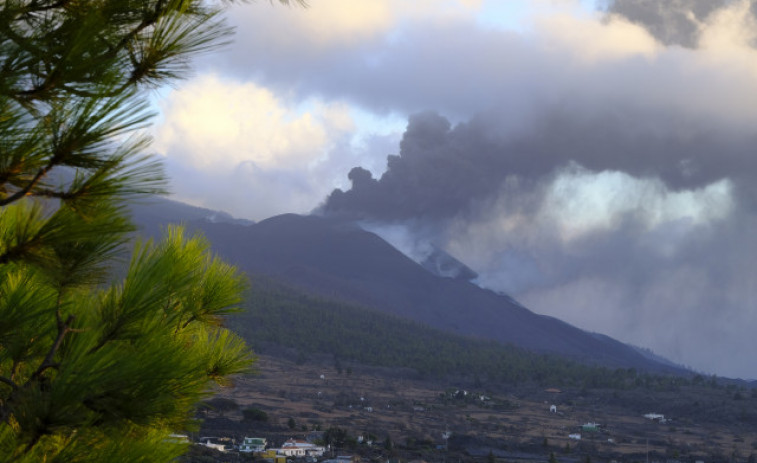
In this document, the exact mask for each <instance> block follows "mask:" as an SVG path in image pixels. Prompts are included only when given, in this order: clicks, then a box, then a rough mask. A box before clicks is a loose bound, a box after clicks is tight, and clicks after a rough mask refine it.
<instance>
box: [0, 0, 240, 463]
mask: <svg viewBox="0 0 757 463" xmlns="http://www.w3.org/2000/svg"><path fill="white" fill-rule="evenodd" d="M214 5H215V6H214ZM218 5H219V4H212V3H211V2H204V1H201V0H144V1H140V2H132V1H128V0H102V1H94V0H7V1H4V2H2V3H1V4H0V69H1V71H0V458H2V459H3V461H16V462H38V461H48V462H49V461H60V462H78V461H94V462H100V461H111V462H118V461H171V460H172V459H173V458H175V457H176V456H177V455H179V454H181V453H182V452H183V451H184V450H185V445H184V444H180V443H172V442H171V441H170V440H167V439H166V438H167V436H168V434H170V433H171V432H174V431H179V430H186V429H188V428H191V427H192V425H193V424H192V422H191V416H192V414H193V413H192V412H193V409H194V407H195V404H196V403H197V402H198V401H199V400H200V399H202V398H203V397H205V396H206V394H207V393H208V391H209V386H210V385H211V384H213V383H217V384H220V385H224V384H226V383H227V381H228V378H229V376H230V375H233V374H236V373H239V372H242V371H246V370H247V369H248V367H249V365H250V363H251V361H252V358H251V356H250V354H249V352H248V351H247V348H246V346H245V344H244V342H243V341H242V340H241V339H240V338H239V337H237V336H236V335H234V334H232V333H231V332H230V331H228V330H226V329H225V328H223V327H222V322H223V319H224V316H225V315H227V314H229V313H232V312H234V311H236V310H237V309H236V307H237V306H238V305H239V303H240V301H241V294H242V292H243V290H244V288H245V287H246V281H245V279H244V278H243V277H242V276H240V275H239V274H238V273H237V271H236V270H235V269H234V268H233V267H230V266H228V265H226V264H225V263H223V262H221V261H219V260H217V259H215V258H214V257H213V256H212V255H211V254H210V252H209V249H208V243H207V242H206V241H205V240H203V239H202V238H199V237H188V236H185V235H184V232H183V230H182V229H181V228H170V229H168V230H167V232H166V237H165V240H164V241H162V242H159V243H153V242H147V243H140V244H138V245H137V247H136V250H135V251H134V254H133V257H132V258H131V261H130V263H129V264H128V268H126V269H125V275H124V276H123V278H122V279H121V280H120V281H113V280H114V277H113V276H112V275H113V272H112V269H111V265H113V262H114V259H115V258H116V257H120V256H122V255H123V253H124V251H125V245H126V244H127V243H128V242H130V241H131V239H132V238H131V235H130V233H131V232H132V231H133V226H132V224H131V223H130V221H129V220H128V217H127V216H126V205H127V202H128V201H131V200H133V199H135V198H139V197H142V196H145V195H151V194H157V193H162V192H164V190H165V184H166V182H165V179H164V176H163V171H162V167H161V165H160V163H159V162H158V161H157V160H155V159H154V158H153V157H150V156H147V155H145V154H143V153H144V151H145V149H146V148H147V146H148V144H149V141H150V140H149V137H148V136H147V135H145V134H144V132H143V131H142V129H144V128H145V127H146V126H147V125H148V124H149V121H150V117H151V115H150V114H149V111H148V103H147V97H148V93H147V90H149V89H151V88H154V87H156V86H159V85H164V84H166V83H170V82H171V81H172V80H174V79H176V78H177V77H180V76H182V75H183V74H185V72H186V71H187V69H188V67H187V64H188V59H189V58H190V57H191V56H193V55H194V54H196V53H198V52H202V51H207V50H209V49H212V48H213V47H215V46H216V45H218V44H220V43H221V42H223V40H224V39H225V37H227V36H228V33H229V29H228V28H227V27H225V26H224V25H223V24H222V22H221V21H220V13H221V10H220V8H221V7H220V6H218Z"/></svg>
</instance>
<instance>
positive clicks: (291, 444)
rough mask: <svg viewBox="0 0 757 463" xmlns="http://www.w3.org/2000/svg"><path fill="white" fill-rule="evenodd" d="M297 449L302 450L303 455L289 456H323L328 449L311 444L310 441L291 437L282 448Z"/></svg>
mask: <svg viewBox="0 0 757 463" xmlns="http://www.w3.org/2000/svg"><path fill="white" fill-rule="evenodd" d="M290 449H296V450H298V451H302V454H301V455H288V454H287V456H303V457H304V456H309V457H322V456H323V454H324V452H325V451H326V449H325V448H324V447H321V446H320V445H315V444H311V443H310V442H307V441H304V440H297V439H289V440H287V441H286V442H284V443H283V444H282V445H281V450H282V451H284V450H287V451H289V450H290Z"/></svg>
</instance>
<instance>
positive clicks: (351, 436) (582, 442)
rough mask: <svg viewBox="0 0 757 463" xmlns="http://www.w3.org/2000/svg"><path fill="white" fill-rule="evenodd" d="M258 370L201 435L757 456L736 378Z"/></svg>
mask: <svg viewBox="0 0 757 463" xmlns="http://www.w3.org/2000/svg"><path fill="white" fill-rule="evenodd" d="M259 370H260V371H259V374H257V375H255V376H250V377H243V378H240V379H239V380H237V382H236V385H235V387H234V388H233V389H229V390H224V391H222V395H221V396H220V398H217V399H216V400H219V401H220V400H224V401H226V402H227V404H226V406H225V409H224V410H220V409H216V410H210V411H208V412H207V413H206V414H204V415H203V420H204V422H203V425H202V430H201V432H200V434H198V435H196V436H194V437H193V439H192V441H193V442H196V443H198V444H199V445H196V446H195V447H199V446H212V447H214V448H216V449H218V450H219V451H220V450H223V451H225V452H228V453H229V455H236V456H235V457H234V458H239V460H238V461H245V458H250V459H253V458H255V459H266V460H268V461H271V462H274V463H282V462H283V461H286V459H290V460H291V459H299V460H301V461H310V462H314V461H319V462H323V461H337V460H338V461H340V462H346V461H348V460H357V459H360V460H361V461H377V462H378V461H382V462H383V461H387V460H393V461H395V460H401V461H413V460H418V461H427V462H436V461H438V462H442V461H482V462H483V461H491V459H492V458H493V459H494V460H495V461H501V462H505V461H523V462H527V461H546V460H547V459H549V457H550V456H551V455H553V456H554V458H555V460H556V461H564V462H584V461H586V458H587V457H589V458H590V459H591V460H592V461H595V462H596V461H608V462H610V461H613V460H614V461H617V462H623V461H628V462H633V461H647V460H646V459H647V458H649V461H658V462H668V461H671V462H672V461H682V462H690V463H695V462H703V463H710V462H713V463H714V462H720V461H734V462H738V461H743V462H744V463H747V462H753V461H754V456H753V455H754V452H755V451H757V426H754V424H753V423H754V420H755V417H757V413H756V412H757V406H756V405H757V403H756V402H757V400H756V399H755V398H754V397H753V395H750V394H749V393H748V392H738V391H737V392H733V390H732V389H731V388H722V389H711V390H709V389H708V390H704V392H702V391H697V392H689V391H681V390H679V391H670V392H665V391H662V392H658V393H655V394H653V395H650V394H648V393H645V392H644V391H611V390H595V391H588V390H581V389H578V390H575V389H561V388H554V387H550V388H535V387H528V386H524V387H520V388H500V389H498V390H497V389H496V388H493V387H491V386H486V385H475V384H465V385H462V384H461V385H462V386H464V387H448V386H444V385H443V384H439V383H437V382H434V381H425V380H422V379H418V378H414V377H412V375H406V374H404V373H401V372H399V373H398V372H396V371H388V370H377V369H367V368H362V367H358V366H354V367H353V368H352V370H351V373H350V374H349V375H348V374H346V373H344V374H341V375H339V374H334V373H332V372H330V371H328V370H325V365H324V364H315V363H314V362H311V363H307V364H301V365H298V364H297V363H296V362H289V361H286V360H282V359H280V358H272V357H262V358H261V359H260V363H259ZM324 371H325V373H324ZM692 394H697V395H692ZM734 397H735V399H734ZM220 403H221V402H219V404H220ZM334 432H338V433H340V434H339V436H338V437H337V439H334V438H333V436H334ZM204 436H217V437H216V438H215V439H214V438H207V437H204ZM219 458H220V459H218V460H216V461H237V460H234V459H233V458H231V457H228V458H229V459H227V460H223V459H222V458H221V457H219Z"/></svg>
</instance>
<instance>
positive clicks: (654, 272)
mask: <svg viewBox="0 0 757 463" xmlns="http://www.w3.org/2000/svg"><path fill="white" fill-rule="evenodd" d="M570 116H572V117H569V113H568V112H566V111H552V112H548V111H545V112H544V113H542V114H541V115H540V116H539V117H534V118H533V119H532V120H531V121H530V122H529V123H528V124H521V125H520V127H519V128H518V129H517V130H510V129H505V130H501V131H500V130H498V127H500V126H502V127H504V126H506V124H505V123H502V124H500V123H499V121H498V115H497V114H496V113H493V112H492V113H488V114H485V115H483V114H482V115H479V116H476V117H474V118H472V119H471V120H470V121H467V122H464V123H460V124H458V125H455V126H453V125H452V124H451V123H450V122H449V121H448V120H447V119H445V118H444V117H442V116H440V115H439V114H437V113H433V112H424V113H420V114H416V115H414V116H412V117H411V118H410V119H409V122H408V126H407V131H406V132H405V134H404V136H403V138H402V142H401V143H400V151H399V154H398V155H392V156H389V157H388V160H387V170H386V171H385V172H384V174H383V175H382V176H381V177H380V178H378V179H376V178H373V176H372V174H371V173H370V172H369V171H367V170H365V169H362V168H360V167H356V168H354V169H353V170H352V171H351V172H350V175H349V178H350V180H351V181H352V188H351V189H350V190H348V191H341V190H335V191H334V192H333V193H332V194H331V195H330V196H329V198H328V200H327V201H326V203H325V204H324V205H323V206H322V208H321V212H323V213H325V214H333V215H345V216H350V217H354V218H358V219H361V220H363V221H364V222H366V223H369V224H370V225H369V228H371V229H372V230H375V231H377V232H379V233H380V234H381V233H382V232H383V231H385V230H391V233H387V234H386V236H387V237H389V239H390V241H392V242H394V243H398V244H400V248H401V249H403V250H404V251H405V252H406V253H407V254H408V255H411V256H413V255H416V256H419V255H425V254H424V252H423V249H420V250H419V249H418V248H417V247H416V246H421V247H423V246H427V245H428V243H434V244H435V245H438V246H440V247H441V248H443V249H445V250H447V251H449V252H450V253H451V254H452V255H455V256H458V257H459V258H460V259H461V260H462V261H463V262H465V263H466V264H468V265H469V266H470V267H471V268H473V270H475V271H476V272H477V273H478V274H479V279H478V282H479V283H480V284H481V285H483V286H485V287H489V288H492V289H495V290H499V291H504V292H507V293H508V294H510V295H512V296H514V297H515V298H516V299H518V300H520V301H521V302H522V303H524V304H525V305H526V306H528V307H531V308H532V309H534V310H536V311H537V312H541V313H548V314H551V315H555V316H558V317H560V318H563V319H565V320H567V321H569V322H571V323H574V324H576V325H578V326H581V327H584V328H586V329H590V330H595V331H600V332H604V333H607V334H610V335H611V336H614V337H617V338H619V339H621V340H625V341H630V342H634V343H636V344H643V345H645V346H649V347H651V348H653V349H654V350H656V351H657V352H659V353H662V354H664V355H667V356H669V357H671V358H673V359H674V360H676V361H679V362H683V363H686V364H690V365H692V366H694V367H695V368H699V369H702V370H709V369H713V368H715V366H716V365H717V366H718V367H719V368H720V371H722V370H723V368H726V369H728V371H730V372H731V374H735V375H749V370H748V368H749V367H748V366H746V365H742V363H741V360H740V359H739V358H738V357H734V356H732V355H729V353H730V352H731V350H732V349H733V344H732V343H731V342H725V341H726V340H727V339H730V340H733V339H738V340H739V341H738V342H740V343H741V344H742V345H743V346H746V347H748V348H750V349H753V348H757V342H756V341H754V340H753V337H752V335H751V333H752V331H753V329H754V328H755V326H757V325H756V323H757V319H755V316H754V315H751V314H750V313H749V308H750V307H753V305H752V304H753V302H754V289H753V286H754V285H753V283H752V282H754V281H757V271H756V270H755V266H754V265H753V264H752V259H751V253H750V252H749V250H755V249H757V238H756V237H755V236H754V234H753V233H751V232H750V231H749V230H753V229H754V228H753V227H754V226H755V225H756V224H757V216H756V215H755V214H754V208H753V204H754V199H755V198H754V197H753V190H752V188H751V187H750V185H751V184H754V182H755V181H757V178H755V177H757V157H755V156H754V155H753V147H754V146H755V138H754V134H752V133H749V132H741V133H736V132H734V131H732V130H730V129H725V128H723V129H718V128H717V124H715V123H713V124H698V123H691V120H690V119H689V118H686V117H683V116H681V115H675V114H668V115H664V116H662V115H660V114H659V113H656V112H655V113H649V114H640V113H638V112H635V110H634V109H628V108H614V109H613V111H612V112H605V111H604V110H597V111H595V112H594V113H591V112H584V113H573V114H570ZM400 230H402V231H404V233H405V234H406V236H405V237H403V238H401V237H400V236H401V233H400ZM426 254H427V253H426ZM732 317H737V318H739V319H740V320H742V321H744V322H745V323H739V324H737V325H734V324H733V323H732V321H731V320H732ZM702 340H712V342H702ZM717 340H721V341H723V342H720V343H719V342H716V341H717Z"/></svg>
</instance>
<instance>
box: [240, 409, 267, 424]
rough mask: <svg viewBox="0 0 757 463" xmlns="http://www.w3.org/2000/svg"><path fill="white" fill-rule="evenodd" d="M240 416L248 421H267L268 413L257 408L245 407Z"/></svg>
mask: <svg viewBox="0 0 757 463" xmlns="http://www.w3.org/2000/svg"><path fill="white" fill-rule="evenodd" d="M242 416H243V417H244V419H245V420H249V421H263V422H265V421H268V413H266V412H264V411H263V410H260V409H259V408H245V409H244V410H242Z"/></svg>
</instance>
